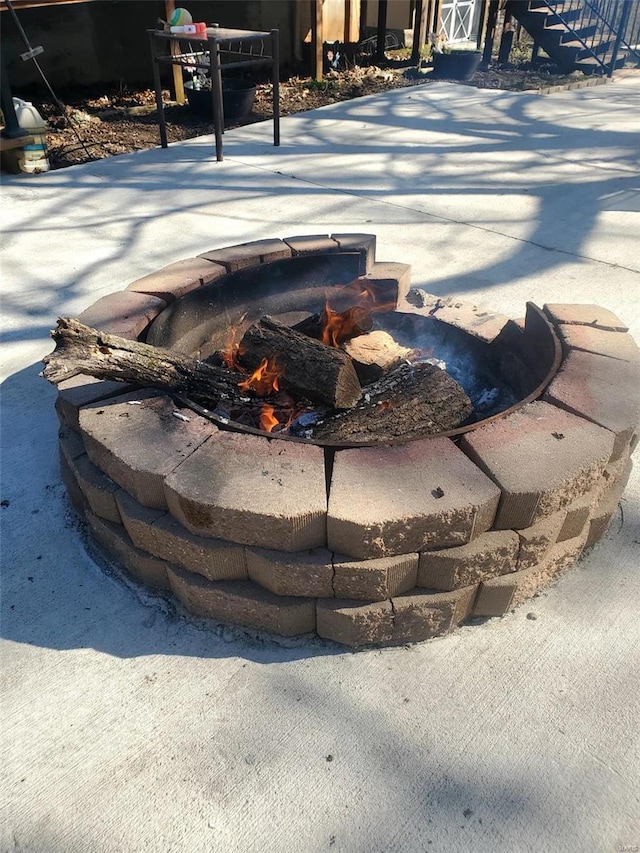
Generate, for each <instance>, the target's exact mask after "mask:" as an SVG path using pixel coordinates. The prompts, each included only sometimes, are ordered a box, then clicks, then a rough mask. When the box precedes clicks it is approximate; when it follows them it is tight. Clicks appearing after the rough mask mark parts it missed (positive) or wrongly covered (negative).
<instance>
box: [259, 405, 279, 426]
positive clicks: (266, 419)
mask: <svg viewBox="0 0 640 853" xmlns="http://www.w3.org/2000/svg"><path fill="white" fill-rule="evenodd" d="M274 411H275V409H274V408H273V406H269V405H268V404H267V403H265V405H264V406H263V407H262V411H261V412H260V429H261V430H264V432H272V431H273V430H274V429H275V428H276V427H277V426H278V424H279V421H278V419H277V418H276V416H275V415H274Z"/></svg>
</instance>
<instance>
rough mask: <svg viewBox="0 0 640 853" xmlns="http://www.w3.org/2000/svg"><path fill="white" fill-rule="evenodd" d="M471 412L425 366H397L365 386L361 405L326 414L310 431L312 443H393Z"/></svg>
mask: <svg viewBox="0 0 640 853" xmlns="http://www.w3.org/2000/svg"><path fill="white" fill-rule="evenodd" d="M472 414H473V405H472V403H471V401H470V400H469V398H468V397H467V395H466V394H465V392H464V391H463V389H462V388H461V387H460V385H458V383H457V382H456V381H455V380H454V379H452V378H451V376H449V374H448V373H446V372H445V371H444V370H440V368H438V367H435V366H434V365H431V364H406V363H404V364H401V365H400V366H399V367H397V368H396V369H395V370H392V371H391V372H390V373H388V374H386V375H385V376H383V377H382V378H381V379H380V380H379V381H378V382H376V383H373V384H372V385H369V386H368V387H367V388H366V389H365V393H364V397H363V401H362V403H360V404H359V405H358V406H357V407H355V408H353V409H350V410H349V411H347V412H339V413H337V414H334V415H329V416H328V417H326V418H324V419H323V421H321V422H320V423H318V425H317V426H316V427H315V429H314V430H313V438H314V439H315V440H317V441H344V442H354V443H357V442H359V441H362V442H367V441H376V442H393V441H394V440H398V439H402V440H403V441H405V440H408V439H412V438H420V437H421V436H427V435H434V434H435V433H439V432H443V431H446V430H450V429H455V428H456V427H458V426H460V425H461V424H462V423H464V422H465V421H466V420H468V419H469V417H470V416H471V415H472Z"/></svg>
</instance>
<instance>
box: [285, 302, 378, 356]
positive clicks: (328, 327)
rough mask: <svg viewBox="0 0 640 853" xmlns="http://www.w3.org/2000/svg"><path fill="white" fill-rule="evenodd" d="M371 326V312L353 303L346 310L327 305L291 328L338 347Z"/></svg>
mask: <svg viewBox="0 0 640 853" xmlns="http://www.w3.org/2000/svg"><path fill="white" fill-rule="evenodd" d="M372 326H373V319H372V317H371V312H370V311H367V309H366V308H361V307H360V306H359V305H354V306H352V307H351V308H347V310H346V311H332V310H331V308H329V307H328V306H327V308H325V310H324V311H322V312H320V313H319V314H312V315H311V316H310V317H307V318H306V319H305V320H302V321H301V322H300V323H297V324H296V325H295V326H292V327H291V328H292V329H293V330H294V331H296V332H300V333H301V334H303V335H307V336H308V337H310V338H315V339H316V340H318V341H322V343H323V344H326V345H327V346H330V347H338V346H340V345H341V344H343V343H344V342H345V341H350V340H351V339H352V338H356V337H358V335H364V334H365V333H366V332H368V331H370V330H371V328H372Z"/></svg>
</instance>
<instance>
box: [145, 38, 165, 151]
mask: <svg viewBox="0 0 640 853" xmlns="http://www.w3.org/2000/svg"><path fill="white" fill-rule="evenodd" d="M149 38H150V41H151V61H152V62H153V85H154V86H155V90H156V107H157V109H158V124H159V126H160V145H161V146H162V147H163V148H166V147H167V145H168V143H167V125H166V123H165V120H164V104H163V103H162V84H161V82H160V68H159V67H158V59H157V53H156V41H155V38H154V36H153V33H151V34H150V36H149Z"/></svg>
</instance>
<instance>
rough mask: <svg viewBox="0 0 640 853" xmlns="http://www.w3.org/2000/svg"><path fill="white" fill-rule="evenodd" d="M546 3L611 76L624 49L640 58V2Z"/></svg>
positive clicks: (584, 0) (566, 0)
mask: <svg viewBox="0 0 640 853" xmlns="http://www.w3.org/2000/svg"><path fill="white" fill-rule="evenodd" d="M543 2H544V5H545V7H546V8H547V9H548V10H549V13H550V14H553V15H554V16H555V17H556V18H557V19H558V20H559V21H560V22H561V23H562V24H563V25H564V26H565V27H566V29H567V30H568V32H570V33H571V35H572V36H573V38H574V40H575V41H577V42H579V43H580V44H581V45H582V47H583V49H584V50H586V51H588V53H589V55H590V56H591V57H592V58H593V59H595V60H596V61H597V62H598V64H599V65H600V67H601V68H603V69H604V70H605V71H607V73H608V75H609V77H611V76H612V74H613V71H614V69H615V67H616V61H617V58H618V54H619V51H620V49H621V48H624V49H625V51H628V52H629V53H632V54H634V56H636V57H637V59H638V60H639V61H640V49H639V47H638V42H640V4H638V3H637V2H634V0H562V3H560V2H558V0H555V2H554V0H543ZM632 7H633V8H632ZM585 31H591V32H585Z"/></svg>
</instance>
